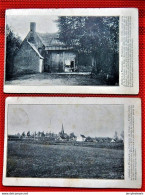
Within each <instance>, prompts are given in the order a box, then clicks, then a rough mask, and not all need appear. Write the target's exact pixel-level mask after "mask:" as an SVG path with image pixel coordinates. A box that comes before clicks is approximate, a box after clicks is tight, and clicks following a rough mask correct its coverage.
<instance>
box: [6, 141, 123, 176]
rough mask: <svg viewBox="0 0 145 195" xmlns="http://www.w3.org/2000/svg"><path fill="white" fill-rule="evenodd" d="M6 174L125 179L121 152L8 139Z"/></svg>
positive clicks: (119, 150) (121, 150)
mask: <svg viewBox="0 0 145 195" xmlns="http://www.w3.org/2000/svg"><path fill="white" fill-rule="evenodd" d="M7 177H37V178H98V179H124V151H123V149H107V148H96V147H82V146H74V145H48V144H46V145H42V144H34V143H26V142H21V141H8V157H7Z"/></svg>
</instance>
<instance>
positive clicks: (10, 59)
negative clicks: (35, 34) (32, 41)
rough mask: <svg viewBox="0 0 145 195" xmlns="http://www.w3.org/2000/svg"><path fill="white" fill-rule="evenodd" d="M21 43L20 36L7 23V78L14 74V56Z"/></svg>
mask: <svg viewBox="0 0 145 195" xmlns="http://www.w3.org/2000/svg"><path fill="white" fill-rule="evenodd" d="M21 43H22V41H21V39H20V37H19V36H17V35H16V34H15V33H14V32H13V31H12V30H11V28H10V27H9V26H8V25H6V80H9V79H10V78H11V77H12V75H13V63H14V56H15V54H16V52H17V51H18V50H19V48H20V45H21Z"/></svg>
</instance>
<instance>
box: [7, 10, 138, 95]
mask: <svg viewBox="0 0 145 195" xmlns="http://www.w3.org/2000/svg"><path fill="white" fill-rule="evenodd" d="M137 28H138V10H137V9H133V8H132V9H131V8H126V9H123V8H120V9H119V8H118V9H117V8H112V9H111V8H110V9H109V8H106V9H105V8H104V9H97V8H94V9H93V8H92V9H91V8H89V9H76V8H74V9H17V10H15V9H10V10H6V17H5V75H4V78H5V79H4V92H6V93H83V94H84V93H92V94H110V93H111V94H137V93H138V90H139V88H138V86H139V81H138V31H137Z"/></svg>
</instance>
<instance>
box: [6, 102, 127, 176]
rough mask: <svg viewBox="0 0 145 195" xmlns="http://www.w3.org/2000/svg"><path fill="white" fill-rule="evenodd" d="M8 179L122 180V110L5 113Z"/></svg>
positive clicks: (39, 108)
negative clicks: (6, 119) (6, 118)
mask: <svg viewBox="0 0 145 195" xmlns="http://www.w3.org/2000/svg"><path fill="white" fill-rule="evenodd" d="M7 135H8V137H7V139H8V143H7V163H6V164H7V165H6V166H7V167H6V177H9V178H12V177H14V178H15V177H19V178H82V179H83V178H86V179H92V178H95V179H108V180H109V179H114V180H115V179H119V180H124V106H123V105H119V104H118V105H103V104H102V105H87V104H86V105H84V104H83V105H78V104H75V105H64V104H62V105H48V104H45V105H40V104H39V105H32V104H29V105H27V104H14V105H9V107H8V121H7Z"/></svg>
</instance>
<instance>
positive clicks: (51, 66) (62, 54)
mask: <svg viewBox="0 0 145 195" xmlns="http://www.w3.org/2000/svg"><path fill="white" fill-rule="evenodd" d="M65 60H74V61H75V60H76V54H75V53H73V52H71V51H46V54H45V61H44V71H46V72H64V65H65Z"/></svg>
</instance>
